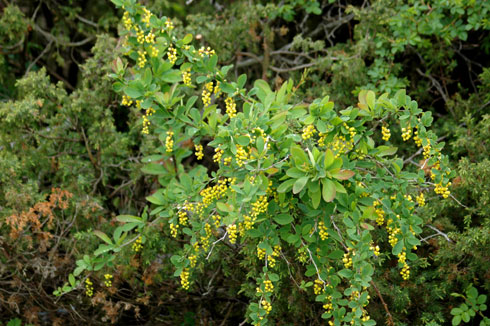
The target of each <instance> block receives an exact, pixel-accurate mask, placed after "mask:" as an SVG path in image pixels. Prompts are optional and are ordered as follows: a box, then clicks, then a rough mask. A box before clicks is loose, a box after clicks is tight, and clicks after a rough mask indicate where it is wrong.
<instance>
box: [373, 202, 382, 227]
mask: <svg viewBox="0 0 490 326" xmlns="http://www.w3.org/2000/svg"><path fill="white" fill-rule="evenodd" d="M379 204H380V202H379V201H377V200H376V201H375V202H374V203H373V207H374V209H375V213H376V215H378V217H377V218H376V223H377V224H378V225H380V226H381V225H383V223H384V222H385V211H384V210H383V207H381V206H380V207H378V208H376V206H378V205H379Z"/></svg>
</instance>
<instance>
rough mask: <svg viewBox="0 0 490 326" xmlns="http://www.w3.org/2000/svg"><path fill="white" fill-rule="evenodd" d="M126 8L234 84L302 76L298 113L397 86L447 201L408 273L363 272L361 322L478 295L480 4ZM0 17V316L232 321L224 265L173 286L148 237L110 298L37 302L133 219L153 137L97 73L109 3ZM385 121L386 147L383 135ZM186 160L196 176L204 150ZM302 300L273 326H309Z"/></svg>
mask: <svg viewBox="0 0 490 326" xmlns="http://www.w3.org/2000/svg"><path fill="white" fill-rule="evenodd" d="M144 3H145V4H146V5H147V6H148V8H149V9H151V10H152V11H153V12H154V13H155V14H156V15H157V16H162V15H165V16H170V17H174V18H173V23H174V25H175V26H176V28H175V32H176V33H177V35H181V36H184V35H186V34H187V33H192V34H194V35H195V39H194V41H193V43H194V45H195V47H196V48H199V47H201V46H206V47H207V46H210V47H211V48H213V49H215V51H216V52H217V53H219V57H220V62H219V64H221V65H223V66H224V65H229V64H233V68H232V70H231V72H232V74H234V75H235V77H238V76H239V75H241V74H242V73H246V74H247V76H248V80H249V81H253V80H255V79H258V78H262V79H264V80H266V81H268V82H269V84H270V85H271V87H272V88H273V89H278V88H279V87H280V86H281V85H282V83H283V82H284V81H286V80H288V78H292V79H293V80H295V81H300V80H301V79H302V78H303V81H304V82H303V84H302V85H301V87H300V88H299V89H298V95H299V96H301V97H302V98H303V101H304V102H305V103H310V102H311V101H312V100H313V99H314V98H317V97H323V96H325V95H329V96H330V98H331V99H332V100H333V101H335V103H336V104H339V105H340V106H348V105H356V104H357V103H356V101H354V100H355V99H356V98H357V94H358V93H359V91H360V90H361V89H371V90H375V91H377V92H390V93H392V94H394V93H395V92H396V91H397V90H399V89H402V88H406V89H407V93H408V94H409V95H410V96H411V97H412V98H414V99H416V100H417V102H418V104H419V107H421V108H423V109H424V110H428V111H431V112H432V114H433V116H434V117H435V121H434V126H435V128H434V129H433V130H434V131H435V132H436V133H437V134H438V136H439V137H440V140H441V141H444V142H445V143H446V146H445V149H444V152H445V153H446V154H448V155H449V156H450V159H451V165H452V168H453V170H455V171H457V177H456V178H454V180H453V182H452V187H451V192H452V196H451V197H450V198H448V199H442V198H440V197H436V196H435V195H434V196H430V197H429V198H427V203H428V205H426V206H425V210H424V212H423V216H424V225H425V226H424V228H423V230H424V233H423V234H422V243H423V244H422V246H421V247H420V248H419V250H418V256H419V258H418V260H417V261H416V263H415V264H414V266H412V268H411V277H410V279H409V280H406V281H403V280H401V278H400V276H399V275H398V271H397V270H393V271H391V270H390V268H391V267H394V266H396V260H392V259H390V258H387V257H381V259H380V262H379V263H380V265H381V266H380V268H377V270H376V273H375V275H374V280H375V283H376V284H377V287H378V289H379V292H380V296H381V297H382V298H383V301H381V299H380V298H379V296H378V295H376V294H375V295H372V297H373V299H372V303H371V304H370V306H369V312H370V315H371V316H372V318H373V319H374V320H376V321H377V322H378V324H383V323H385V322H388V321H389V320H392V321H393V323H394V324H396V325H432V326H435V325H445V324H450V323H451V321H452V320H453V316H454V315H458V312H459V311H454V310H453V309H454V308H456V307H460V305H461V304H463V303H465V302H466V303H467V304H468V305H469V306H471V305H470V304H469V303H468V302H469V300H470V299H471V297H472V295H473V290H471V289H472V288H474V289H476V291H477V292H478V293H488V292H489V290H490V283H489V282H488V280H489V279H490V275H489V270H490V260H489V254H488V246H489V240H488V239H489V237H488V234H489V231H490V222H489V218H488V216H489V214H490V209H489V207H490V205H489V204H490V192H489V187H488V183H489V182H490V161H489V157H490V155H489V154H490V153H489V146H488V139H489V136H490V116H489V114H488V112H489V110H488V108H489V105H490V95H489V94H490V70H489V60H490V53H489V52H490V34H489V33H488V30H489V29H490V21H489V18H490V4H489V3H488V2H486V1H443V0H435V1H418V0H413V1H385V0H378V1H364V2H362V1H306V0H286V1H253V2H251V1H245V0H236V1H146V2H144ZM0 12H1V17H0V101H1V102H0V149H1V152H0V261H1V264H0V321H2V322H4V323H5V324H6V323H7V322H9V321H10V323H11V324H13V325H16V324H19V325H20V323H21V322H20V321H22V323H28V324H34V325H52V324H54V325H56V324H62V323H68V324H80V323H86V324H93V325H96V324H107V323H115V324H117V323H119V324H125V325H127V324H145V323H148V324H151V323H152V322H153V324H162V325H167V324H168V325H237V324H240V323H241V322H242V321H243V318H244V317H243V316H244V315H245V311H246V309H247V306H248V303H249V301H250V298H249V297H248V296H247V295H246V293H244V291H240V289H241V286H242V280H243V279H245V278H246V274H247V270H246V269H244V268H243V267H242V266H240V265H239V264H238V260H237V257H234V256H233V255H231V254H230V253H228V254H227V253H226V251H221V252H220V254H219V255H216V258H215V260H213V259H211V260H210V262H209V263H208V264H207V268H206V270H205V271H203V278H202V280H200V281H198V282H197V284H196V285H195V286H193V287H192V288H191V290H190V292H184V291H182V290H181V289H180V286H179V284H178V282H177V281H176V279H175V278H174V277H173V276H172V274H173V267H172V266H171V263H170V261H169V259H170V255H161V254H157V248H158V249H159V250H161V248H165V249H166V250H168V252H171V251H172V250H173V248H174V247H175V246H178V244H176V243H175V242H172V241H168V239H166V238H158V239H157V238H155V239H151V240H150V241H149V242H148V243H147V244H146V245H145V250H143V252H142V253H141V254H140V255H138V256H128V257H127V262H126V263H125V264H122V263H121V264H118V265H116V268H115V272H114V279H113V280H112V283H113V285H114V286H113V287H112V288H111V290H110V291H107V290H103V289H100V290H98V289H97V287H96V293H95V295H94V296H93V297H92V298H88V297H87V296H86V295H85V293H84V291H74V292H70V293H68V294H66V295H64V296H62V297H55V296H54V295H53V292H54V291H55V290H56V289H57V288H58V287H59V286H62V285H63V284H64V283H65V282H66V280H68V275H69V273H70V272H72V271H73V270H74V268H75V267H76V265H75V262H76V261H77V260H79V259H83V255H84V254H85V253H87V252H89V251H92V252H93V251H94V250H95V249H96V248H97V246H98V242H99V239H98V238H97V237H96V236H95V235H94V234H93V233H92V232H91V231H92V230H96V229H97V230H103V231H107V232H112V230H113V229H114V228H115V226H116V225H117V222H116V220H115V216H116V215H119V214H133V215H138V216H140V215H141V213H142V212H143V209H144V207H145V205H146V200H145V198H146V197H147V196H149V195H150V194H152V193H153V191H154V190H155V189H156V188H157V187H158V181H157V179H156V178H155V177H152V176H151V175H148V174H144V173H143V172H141V167H142V166H143V164H144V163H145V162H144V160H143V158H144V157H146V156H147V155H148V154H150V153H153V152H155V149H156V148H157V147H158V146H161V145H162V144H161V143H160V141H159V140H158V139H154V138H152V137H151V136H144V135H142V134H141V129H142V112H140V111H137V110H133V109H129V108H127V107H125V106H122V105H121V104H120V103H121V98H120V96H119V95H117V94H116V93H115V92H113V86H112V83H113V81H112V80H111V79H110V78H109V77H108V74H109V73H110V72H112V70H113V69H112V68H113V65H114V60H115V59H116V58H117V57H119V56H121V51H122V50H121V49H122V42H123V40H122V39H121V38H120V37H119V33H118V31H121V30H122V24H121V23H120V17H121V16H122V11H119V10H117V9H116V8H115V7H114V6H113V5H112V4H111V3H110V2H109V1H96V0H92V1H75V0H71V1H52V0H43V1H21V0H19V1H6V0H4V1H1V2H0ZM305 69H307V73H305V72H304V71H305ZM396 128H397V127H396V126H393V129H392V134H393V135H392V137H399V138H400V134H401V131H400V130H396ZM399 143H400V144H401V145H400V147H399V151H398V155H400V157H403V158H404V161H405V164H410V165H412V166H413V168H414V169H419V168H422V164H421V163H420V160H422V151H418V152H417V153H418V155H413V156H412V155H408V153H412V152H416V149H415V146H412V145H403V142H401V139H400V141H399ZM190 145H192V144H190ZM403 146H406V147H405V148H404V147H403ZM409 146H412V147H409ZM204 154H205V158H204V160H205V161H204V164H207V165H208V166H210V167H212V165H213V162H212V159H211V157H212V155H213V151H212V149H211V148H205V153H204ZM194 163H195V162H193V161H192V160H189V161H188V162H187V164H194ZM383 237H385V238H386V234H384V235H383V234H381V233H380V234H379V235H378V238H379V239H380V242H381V241H384V243H385V244H386V243H387V241H386V239H383ZM223 255H224V256H223ZM223 257H224V258H223ZM385 258H386V259H385ZM95 281H96V282H103V281H104V280H103V279H100V280H95ZM310 292H312V290H311V288H310V289H307V290H305V291H303V292H301V291H297V292H294V293H291V294H283V296H282V297H281V300H282V301H281V304H277V305H276V306H277V310H278V311H277V312H275V313H276V314H277V317H276V318H278V319H281V318H282V320H283V324H284V325H303V324H311V325H316V324H321V323H322V320H321V319H320V315H321V311H320V310H321V307H318V306H316V305H315V304H314V296H313V295H312V294H311V293H310ZM308 293H309V294H308ZM452 293H459V294H461V295H464V296H465V298H462V297H461V296H455V295H451V294H452ZM375 296H376V298H374V297H375ZM276 306H275V307H276ZM281 307H282V308H281ZM385 307H387V309H388V310H389V314H390V315H391V317H390V318H388V314H387V312H386V308H385ZM275 309H276V308H275ZM281 309H282V310H281ZM15 318H18V319H15ZM480 320H481V316H478V315H477V316H476V317H475V318H473V319H472V320H471V322H469V324H471V323H473V324H475V325H477V324H478V323H479V322H480Z"/></svg>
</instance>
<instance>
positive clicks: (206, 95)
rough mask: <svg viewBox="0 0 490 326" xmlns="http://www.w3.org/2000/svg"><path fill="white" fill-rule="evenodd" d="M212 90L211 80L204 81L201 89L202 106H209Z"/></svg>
mask: <svg viewBox="0 0 490 326" xmlns="http://www.w3.org/2000/svg"><path fill="white" fill-rule="evenodd" d="M212 92H213V82H209V83H206V84H205V85H204V88H203V90H202V98H201V99H202V103H203V105H204V107H207V106H209V104H211V93H212Z"/></svg>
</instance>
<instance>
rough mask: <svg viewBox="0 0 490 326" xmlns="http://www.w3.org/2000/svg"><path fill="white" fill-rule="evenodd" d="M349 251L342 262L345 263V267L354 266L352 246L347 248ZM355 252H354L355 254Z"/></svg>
mask: <svg viewBox="0 0 490 326" xmlns="http://www.w3.org/2000/svg"><path fill="white" fill-rule="evenodd" d="M347 250H348V252H346V253H345V254H344V258H342V262H343V263H344V267H345V268H350V267H352V257H351V256H350V250H351V249H350V248H347ZM354 254H355V253H353V255H354Z"/></svg>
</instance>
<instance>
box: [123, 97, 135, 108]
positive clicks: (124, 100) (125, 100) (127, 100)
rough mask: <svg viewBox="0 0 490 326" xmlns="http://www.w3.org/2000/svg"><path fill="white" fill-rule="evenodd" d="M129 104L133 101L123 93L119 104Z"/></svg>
mask: <svg viewBox="0 0 490 326" xmlns="http://www.w3.org/2000/svg"><path fill="white" fill-rule="evenodd" d="M131 104H133V101H132V100H131V98H130V97H129V96H127V95H123V97H122V101H121V105H125V106H131Z"/></svg>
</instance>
